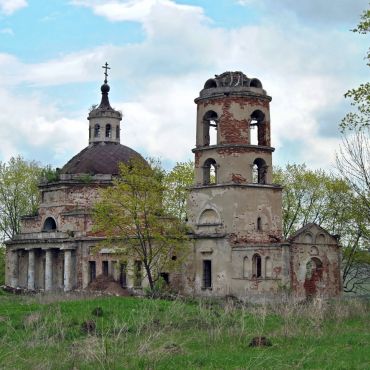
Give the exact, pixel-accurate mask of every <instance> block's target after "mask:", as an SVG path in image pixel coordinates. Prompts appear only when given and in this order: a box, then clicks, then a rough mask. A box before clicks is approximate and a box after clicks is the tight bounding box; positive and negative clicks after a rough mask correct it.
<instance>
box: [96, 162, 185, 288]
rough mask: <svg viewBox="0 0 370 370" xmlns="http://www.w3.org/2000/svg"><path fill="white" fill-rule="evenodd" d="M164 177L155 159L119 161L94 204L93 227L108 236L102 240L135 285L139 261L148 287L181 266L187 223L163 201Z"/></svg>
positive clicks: (137, 278) (138, 281) (138, 277)
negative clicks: (116, 174) (120, 260)
mask: <svg viewBox="0 0 370 370" xmlns="http://www.w3.org/2000/svg"><path fill="white" fill-rule="evenodd" d="M165 178H166V175H165V173H164V171H163V170H162V168H161V167H160V165H159V163H158V162H157V161H153V160H148V162H146V161H143V160H142V159H136V158H135V159H132V160H131V161H130V163H128V164H125V163H120V164H119V177H117V178H115V179H114V180H113V185H112V186H111V187H109V188H106V189H102V190H101V191H100V198H99V200H98V201H97V202H96V203H95V205H94V208H93V221H94V230H95V231H96V232H98V233H101V234H103V235H104V236H106V240H105V241H103V242H102V245H103V246H108V247H109V246H112V245H113V246H114V248H115V250H116V252H117V253H118V254H119V255H120V256H122V258H123V259H124V261H123V262H126V263H127V267H128V269H130V270H131V272H132V273H133V274H134V276H135V285H137V286H140V285H141V280H142V276H141V270H142V268H141V264H142V265H143V268H144V271H145V273H146V277H147V279H148V282H149V287H150V289H151V290H152V291H153V290H154V289H155V283H156V281H157V280H158V279H159V277H160V274H161V273H168V272H169V271H173V270H174V269H175V268H176V267H178V266H179V264H180V263H181V260H182V259H181V257H183V256H184V254H185V250H186V244H185V242H186V241H187V236H186V226H185V224H184V222H183V221H181V219H180V218H178V217H175V216H174V215H173V214H171V213H169V212H167V209H166V206H165V202H164V194H165V192H167V190H168V183H167V182H166V181H165ZM132 261H135V263H134V264H133V266H132Z"/></svg>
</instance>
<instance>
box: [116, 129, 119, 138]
mask: <svg viewBox="0 0 370 370" xmlns="http://www.w3.org/2000/svg"><path fill="white" fill-rule="evenodd" d="M116 139H119V126H116Z"/></svg>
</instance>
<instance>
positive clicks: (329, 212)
mask: <svg viewBox="0 0 370 370" xmlns="http://www.w3.org/2000/svg"><path fill="white" fill-rule="evenodd" d="M274 182H275V183H278V184H281V185H282V186H283V187H284V189H283V235H284V237H285V238H287V237H289V236H290V235H292V234H294V233H295V232H296V231H297V230H298V229H300V228H301V227H302V226H304V225H306V224H308V223H311V222H315V223H317V224H320V225H322V226H323V227H325V228H326V229H327V230H328V231H329V232H331V233H332V234H336V233H338V231H339V230H342V228H343V225H344V224H345V222H346V221H347V220H348V218H349V217H350V216H349V212H350V211H349V208H348V206H349V205H350V204H351V191H350V188H349V186H348V184H347V183H346V182H345V181H343V180H341V179H340V178H336V177H335V176H333V175H328V174H326V173H325V172H324V171H322V170H316V171H313V170H309V169H307V167H306V166H305V165H304V164H303V165H296V164H294V165H290V164H288V165H287V166H286V168H285V169H282V168H276V169H275V171H274Z"/></svg>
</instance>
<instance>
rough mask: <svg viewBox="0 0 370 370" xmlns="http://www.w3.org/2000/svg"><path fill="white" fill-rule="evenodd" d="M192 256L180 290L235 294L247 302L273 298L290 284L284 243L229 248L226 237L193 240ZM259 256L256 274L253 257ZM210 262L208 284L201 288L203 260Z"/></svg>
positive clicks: (207, 294)
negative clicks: (259, 269) (210, 283)
mask: <svg viewBox="0 0 370 370" xmlns="http://www.w3.org/2000/svg"><path fill="white" fill-rule="evenodd" d="M194 245H195V247H194V254H193V255H194V259H193V261H192V263H190V262H189V263H188V264H187V270H188V271H187V274H186V275H185V276H184V277H185V280H184V289H183V291H184V292H186V293H187V294H189V293H190V292H191V293H193V294H195V295H197V296H202V297H214V296H217V297H225V296H235V297H238V298H239V299H242V300H245V301H248V302H261V301H263V300H274V299H276V297H277V295H278V294H279V293H281V292H282V291H283V290H284V289H286V288H289V286H290V274H289V248H288V245H280V244H276V245H260V246H238V247H232V246H231V245H230V243H229V242H228V240H227V239H226V238H204V239H203V238H200V239H196V240H194ZM256 254H258V255H259V256H260V258H261V275H260V276H256V274H255V267H253V264H254V258H255V256H256ZM204 260H208V261H211V266H212V287H208V288H205V287H204V281H203V261H204Z"/></svg>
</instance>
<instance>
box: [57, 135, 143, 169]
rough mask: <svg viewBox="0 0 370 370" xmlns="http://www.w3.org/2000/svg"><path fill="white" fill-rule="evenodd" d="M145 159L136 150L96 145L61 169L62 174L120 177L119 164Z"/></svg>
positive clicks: (82, 152) (119, 146) (107, 144)
mask: <svg viewBox="0 0 370 370" xmlns="http://www.w3.org/2000/svg"><path fill="white" fill-rule="evenodd" d="M134 158H138V159H142V160H144V159H143V157H142V156H141V155H140V154H139V153H137V152H136V151H135V150H133V149H131V148H129V147H127V146H125V145H122V144H118V143H104V142H100V143H95V144H90V145H89V146H88V147H86V148H85V149H83V150H81V152H79V153H78V154H77V155H75V156H74V157H73V158H72V159H71V160H70V161H69V162H68V163H66V164H65V165H64V167H63V168H62V169H61V172H60V173H61V174H79V173H87V174H90V175H96V174H104V175H105V174H109V175H118V173H119V171H118V164H119V162H124V163H128V162H129V161H130V160H131V159H134Z"/></svg>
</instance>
